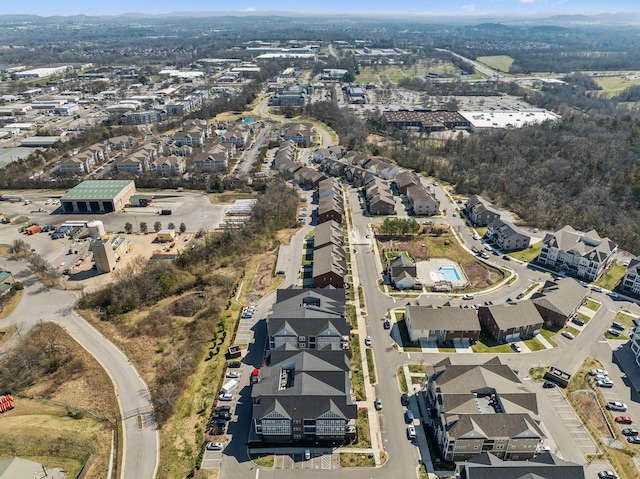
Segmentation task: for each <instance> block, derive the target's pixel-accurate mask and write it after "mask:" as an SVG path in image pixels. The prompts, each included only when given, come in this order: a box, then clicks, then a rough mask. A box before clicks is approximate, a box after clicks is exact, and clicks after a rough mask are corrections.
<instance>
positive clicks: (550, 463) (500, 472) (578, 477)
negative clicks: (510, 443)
mask: <svg viewBox="0 0 640 479" xmlns="http://www.w3.org/2000/svg"><path fill="white" fill-rule="evenodd" d="M458 467H459V468H460V469H461V470H462V469H464V470H466V479H525V478H526V479H534V478H535V479H538V478H540V479H584V478H585V475H584V468H583V467H582V466H581V465H579V464H575V463H573V462H568V461H563V460H562V459H560V458H559V457H556V456H554V455H553V454H551V453H550V452H545V453H542V454H538V455H537V456H535V457H534V458H532V459H529V460H528V461H503V460H502V459H500V458H498V457H496V456H494V455H493V454H491V453H489V452H483V453H481V454H480V455H478V456H476V457H474V458H472V459H469V460H467V461H466V462H461V463H459V464H458Z"/></svg>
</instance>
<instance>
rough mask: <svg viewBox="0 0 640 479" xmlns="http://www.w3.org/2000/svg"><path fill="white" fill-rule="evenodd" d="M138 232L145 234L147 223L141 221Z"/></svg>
mask: <svg viewBox="0 0 640 479" xmlns="http://www.w3.org/2000/svg"><path fill="white" fill-rule="evenodd" d="M140 233H144V234H147V223H146V221H143V222H141V223H140Z"/></svg>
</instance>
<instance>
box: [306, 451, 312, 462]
mask: <svg viewBox="0 0 640 479" xmlns="http://www.w3.org/2000/svg"><path fill="white" fill-rule="evenodd" d="M309 459H311V451H310V450H309V449H305V450H304V460H305V461H308V460H309Z"/></svg>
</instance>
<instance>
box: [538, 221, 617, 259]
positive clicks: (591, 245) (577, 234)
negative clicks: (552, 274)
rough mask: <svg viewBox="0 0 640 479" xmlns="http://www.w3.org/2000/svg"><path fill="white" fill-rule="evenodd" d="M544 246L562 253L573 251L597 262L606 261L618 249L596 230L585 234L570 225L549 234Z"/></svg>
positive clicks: (615, 244)
mask: <svg viewBox="0 0 640 479" xmlns="http://www.w3.org/2000/svg"><path fill="white" fill-rule="evenodd" d="M543 244H544V245H546V246H548V247H551V248H556V249H559V250H561V251H572V252H574V253H575V254H578V255H579V256H582V257H584V258H589V259H590V260H591V261H596V262H602V261H604V260H605V259H606V258H607V257H608V256H609V255H610V254H611V253H612V252H613V251H614V250H615V249H616V248H617V247H618V244H617V243H615V242H613V241H611V240H610V239H609V238H601V237H600V235H598V233H597V232H596V230H591V231H588V232H586V233H583V232H582V231H577V230H574V229H573V228H572V227H571V226H569V225H567V226H563V227H562V228H560V229H558V230H556V231H554V232H553V233H548V234H547V235H546V236H545V238H544V240H543Z"/></svg>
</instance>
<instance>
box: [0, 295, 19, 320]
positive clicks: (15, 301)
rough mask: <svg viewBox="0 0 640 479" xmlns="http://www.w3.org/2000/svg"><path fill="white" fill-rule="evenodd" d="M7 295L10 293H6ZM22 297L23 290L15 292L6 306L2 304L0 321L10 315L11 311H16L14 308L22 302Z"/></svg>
mask: <svg viewBox="0 0 640 479" xmlns="http://www.w3.org/2000/svg"><path fill="white" fill-rule="evenodd" d="M7 294H11V293H7ZM23 295H24V290H23V289H21V290H19V291H16V292H15V293H14V295H13V296H12V297H11V298H9V300H8V301H7V302H6V304H4V305H3V306H2V308H1V309H0V319H4V318H6V317H8V316H9V315H10V314H11V313H13V310H14V309H16V307H17V306H18V305H19V304H20V301H22V296H23Z"/></svg>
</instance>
